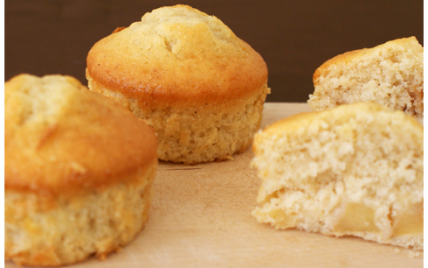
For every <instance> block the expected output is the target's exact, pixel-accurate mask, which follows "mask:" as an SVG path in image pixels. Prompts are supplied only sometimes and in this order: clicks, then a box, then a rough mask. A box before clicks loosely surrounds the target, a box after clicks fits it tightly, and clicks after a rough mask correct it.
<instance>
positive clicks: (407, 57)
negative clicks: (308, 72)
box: [308, 37, 424, 121]
mask: <svg viewBox="0 0 428 268" xmlns="http://www.w3.org/2000/svg"><path fill="white" fill-rule="evenodd" d="M423 53H424V49H423V47H422V46H421V45H420V44H419V43H418V41H417V40H416V38H415V37H410V38H402V39H397V40H393V41H389V42H387V43H385V44H382V45H379V46H377V47H374V48H369V49H367V48H366V49H360V50H355V51H351V52H347V53H344V54H341V55H338V56H336V57H334V58H332V59H330V60H328V61H326V62H325V63H324V64H323V65H321V66H320V67H319V68H318V69H317V70H316V71H315V73H314V76H313V82H314V86H315V91H314V93H313V94H312V95H309V100H308V103H309V106H310V107H311V108H312V110H314V111H320V110H324V109H328V108H332V107H335V106H337V105H341V104H347V103H355V102H376V103H379V104H381V105H384V106H387V107H389V108H390V109H393V110H401V111H404V112H405V113H406V114H408V115H412V116H414V117H416V118H417V119H418V120H419V121H422V120H423V113H424V75H423V74H424V56H423Z"/></svg>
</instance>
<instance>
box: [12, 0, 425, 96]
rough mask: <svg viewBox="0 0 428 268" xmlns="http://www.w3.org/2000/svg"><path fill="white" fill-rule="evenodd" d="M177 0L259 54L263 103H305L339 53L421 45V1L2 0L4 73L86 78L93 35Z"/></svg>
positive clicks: (130, 21)
mask: <svg viewBox="0 0 428 268" xmlns="http://www.w3.org/2000/svg"><path fill="white" fill-rule="evenodd" d="M177 3H181V4H188V5H191V6H193V7H195V8H198V9H200V10H201V11H204V12H206V13H208V14H210V15H215V16H216V17H218V18H220V19H221V20H222V21H223V22H224V23H225V24H226V25H228V26H229V27H230V28H231V29H232V30H233V31H234V32H235V34H236V35H237V36H239V37H240V38H241V39H243V40H245V41H246V42H247V43H249V44H250V45H251V46H252V47H253V48H254V49H255V50H256V51H258V52H259V53H260V54H261V55H262V56H263V58H264V59H265V61H266V63H267V65H268V68H269V86H270V87H271V88H272V94H271V95H270V96H269V97H268V101H278V102H279V101H281V102H304V101H306V100H307V98H308V95H309V94H310V93H312V91H313V85H312V74H313V72H314V71H315V69H316V68H317V67H318V66H319V65H320V64H322V63H323V62H324V61H326V60H327V59H329V58H331V57H333V56H335V55H337V54H340V53H343V52H345V51H349V50H354V49H359V48H363V47H372V46H375V45H378V44H381V43H384V42H386V41H388V40H392V39H395V38H401V37H408V36H416V38H417V39H418V40H419V42H420V43H421V44H423V39H422V38H423V1H421V0H418V1H412V0H406V1H402V0H395V1H391V0H374V1H373V0H359V1H349V0H324V1H317V0H289V1H281V0H246V1H244V0H217V1H207V0H205V1H203V0H199V1H198V0H191V1H181V2H177V1H170V0H158V1H154V0H36V1H35V0H6V1H5V78H6V80H7V79H9V78H11V77H12V76H14V75H17V74H19V73H31V74H35V75H39V76H41V75H45V74H52V73H58V74H68V75H72V76H74V77H76V78H78V79H79V80H81V82H82V83H84V84H86V83H87V81H86V79H85V76H84V70H85V66H86V63H85V60H86V54H87V52H88V51H89V49H90V48H91V46H92V45H93V44H94V43H95V42H96V41H98V40H99V39H101V38H103V37H104V36H106V35H108V34H110V33H111V32H112V31H113V30H114V29H115V28H116V27H117V26H128V25H130V24H131V23H132V22H134V21H137V20H139V19H140V18H141V16H142V15H143V14H144V13H145V12H149V11H151V10H152V9H155V8H158V7H161V6H165V5H173V4H177Z"/></svg>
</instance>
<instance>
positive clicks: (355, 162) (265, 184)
mask: <svg viewBox="0 0 428 268" xmlns="http://www.w3.org/2000/svg"><path fill="white" fill-rule="evenodd" d="M253 149H254V152H255V158H254V160H253V165H254V166H255V167H256V168H257V169H258V176H259V177H260V178H261V179H262V185H261V188H260V190H259V194H258V197H257V202H258V203H259V206H258V207H257V208H256V209H255V210H254V211H253V212H252V214H253V216H255V217H256V218H257V220H258V221H259V222H264V223H269V224H271V225H273V226H274V227H275V228H276V229H289V228H297V229H302V230H306V231H308V232H320V233H322V234H326V235H332V236H358V237H362V238H364V239H366V240H371V241H376V242H378V243H382V244H390V245H397V246H402V247H408V248H414V249H423V201H424V197H423V153H424V149H423V128H422V126H421V125H420V124H419V123H418V122H417V120H416V119H414V118H413V117H411V116H408V115H406V114H404V113H403V112H402V111H391V110H389V109H388V108H386V107H383V106H381V105H379V104H374V103H356V104H348V105H341V106H339V107H336V108H333V109H330V110H325V111H322V112H311V113H302V114H298V115H295V116H291V117H288V118H286V119H283V120H281V121H278V122H276V123H274V124H273V125H271V126H269V127H268V128H266V129H265V130H264V131H263V132H259V133H257V134H256V136H255V138H254V144H253Z"/></svg>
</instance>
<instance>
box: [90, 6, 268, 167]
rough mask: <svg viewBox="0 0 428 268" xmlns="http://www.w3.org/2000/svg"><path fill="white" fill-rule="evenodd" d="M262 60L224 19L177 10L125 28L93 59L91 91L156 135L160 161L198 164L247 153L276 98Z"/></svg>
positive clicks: (149, 16) (99, 46) (164, 10)
mask: <svg viewBox="0 0 428 268" xmlns="http://www.w3.org/2000/svg"><path fill="white" fill-rule="evenodd" d="M267 75H268V73H267V67H266V63H265V62H264V61H263V59H262V57H261V56H260V55H259V54H258V53H257V52H256V51H254V50H253V49H252V48H251V47H250V46H249V45H248V44H247V43H245V42H244V41H242V40H241V39H239V38H238V37H236V35H235V34H234V33H233V32H232V31H231V30H230V29H229V28H228V27H227V26H226V25H224V24H223V23H222V22H221V21H220V20H219V19H217V18H216V17H214V16H208V15H207V14H205V13H203V12H200V11H198V10H196V9H194V8H192V7H189V6H185V5H176V6H171V7H162V8H159V9H155V10H153V11H152V12H151V13H146V14H145V15H144V16H143V17H142V19H141V21H139V22H135V23H133V24H131V25H130V26H129V27H126V28H118V29H117V30H115V31H114V32H113V33H112V34H111V35H109V36H107V37H105V38H104V39H102V40H100V41H98V42H97V43H96V44H95V45H94V46H93V47H92V49H91V50H90V51H89V53H88V57H87V69H86V77H87V79H88V87H89V89H90V90H92V91H94V92H99V93H101V94H103V95H105V96H107V97H109V98H112V99H114V100H115V101H117V102H119V103H121V104H122V105H123V106H125V107H127V108H128V109H130V110H131V111H132V112H133V113H134V114H135V115H136V116H137V117H139V118H143V119H145V120H147V122H148V124H150V125H151V126H153V128H154V129H155V131H156V133H157V135H158V140H159V146H158V157H159V159H161V160H165V161H172V162H182V163H187V164H196V163H201V162H209V161H215V160H224V159H228V158H230V157H231V156H232V155H233V154H234V153H239V152H243V151H244V150H245V149H246V148H247V147H248V146H249V145H250V144H251V141H252V137H253V135H254V133H255V132H256V131H257V130H258V128H259V126H260V123H261V119H262V113H263V103H264V101H265V98H266V95H267V94H268V93H269V92H270V89H269V88H268V87H267Z"/></svg>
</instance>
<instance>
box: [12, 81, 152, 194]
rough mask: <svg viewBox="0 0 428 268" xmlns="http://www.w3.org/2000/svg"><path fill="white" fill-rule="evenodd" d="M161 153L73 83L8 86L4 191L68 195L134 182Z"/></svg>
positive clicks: (114, 107) (132, 120) (132, 124)
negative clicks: (114, 183)
mask: <svg viewBox="0 0 428 268" xmlns="http://www.w3.org/2000/svg"><path fill="white" fill-rule="evenodd" d="M156 150H157V139H156V136H155V134H154V131H153V130H152V128H151V127H149V126H148V125H147V124H146V123H145V122H144V121H142V120H140V119H138V118H136V117H135V116H134V115H133V114H132V113H131V112H129V111H128V110H126V109H125V108H123V107H122V106H120V105H119V104H117V103H116V102H114V101H112V100H110V99H108V98H106V97H104V96H102V95H100V94H97V93H94V92H91V91H89V90H87V88H86V87H84V86H82V85H81V84H80V82H79V81H77V80H76V79H74V78H72V77H69V76H61V75H48V76H44V77H42V78H39V77H36V76H32V75H28V74H22V75H19V76H16V77H14V78H12V79H11V80H9V81H7V82H6V83H5V189H12V190H16V191H27V190H28V191H35V192H42V193H47V194H51V195H57V194H61V195H67V194H73V193H79V192H81V191H85V190H89V191H91V190H93V189H95V188H98V187H104V186H107V185H109V184H111V183H113V182H120V181H124V182H132V181H133V180H135V179H136V178H137V176H138V174H141V172H145V170H146V168H148V167H149V166H151V165H152V164H153V163H155V161H157V155H156Z"/></svg>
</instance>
